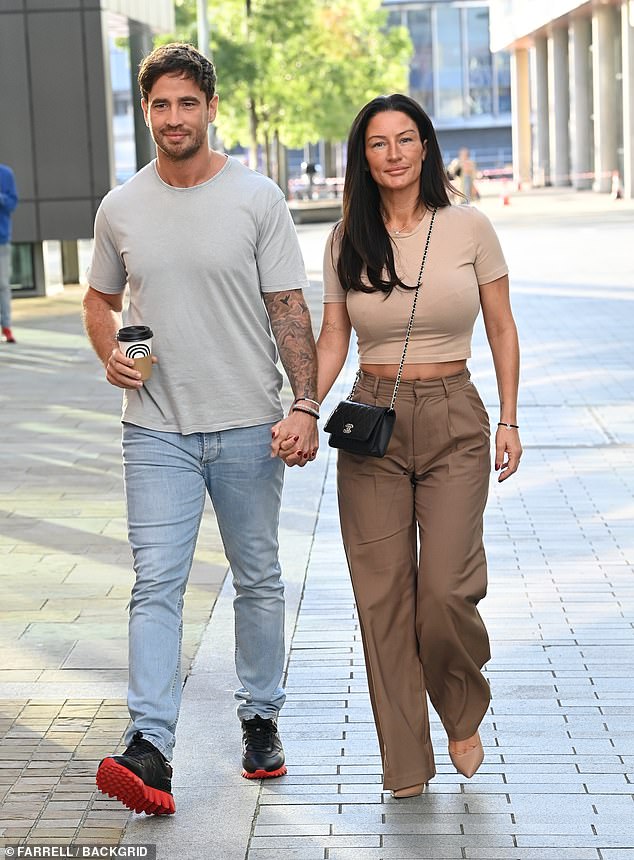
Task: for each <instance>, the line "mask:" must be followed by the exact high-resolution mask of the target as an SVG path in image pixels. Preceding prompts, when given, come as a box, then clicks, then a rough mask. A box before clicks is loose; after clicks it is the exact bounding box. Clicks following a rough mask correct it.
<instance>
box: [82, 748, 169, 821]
mask: <svg viewBox="0 0 634 860" xmlns="http://www.w3.org/2000/svg"><path fill="white" fill-rule="evenodd" d="M96 783H97V788H98V789H99V791H102V792H103V793H104V794H107V795H108V797H116V798H117V800H120V801H121V803H122V804H123V805H124V806H127V807H128V809H132V810H133V811H134V812H145V814H146V815H173V814H174V813H175V812H176V806H175V804H174V798H173V797H172V795H171V794H170V793H169V792H167V791H160V789H158V788H152V787H151V786H149V785H146V784H145V783H144V782H143V780H142V779H140V778H139V777H138V776H137V775H136V774H135V773H132V771H130V770H128V769H127V767H123V765H121V764H118V763H117V762H116V761H115V760H114V759H111V758H105V759H104V760H103V761H102V762H101V764H100V765H99V770H98V771H97V778H96Z"/></svg>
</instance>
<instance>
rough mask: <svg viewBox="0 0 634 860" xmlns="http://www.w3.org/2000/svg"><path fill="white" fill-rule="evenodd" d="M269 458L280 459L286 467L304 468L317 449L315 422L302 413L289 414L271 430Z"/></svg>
mask: <svg viewBox="0 0 634 860" xmlns="http://www.w3.org/2000/svg"><path fill="white" fill-rule="evenodd" d="M271 436H272V441H271V457H281V459H282V460H284V462H285V463H286V465H287V466H305V465H306V463H308V461H309V460H314V459H315V457H316V456H317V450H318V448H319V432H318V430H317V420H316V419H315V418H313V416H312V415H306V413H304V412H291V413H290V415H288V416H287V417H286V418H283V419H282V420H281V421H278V423H277V424H275V425H274V426H273V427H272V428H271Z"/></svg>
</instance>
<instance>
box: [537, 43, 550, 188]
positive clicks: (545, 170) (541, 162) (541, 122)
mask: <svg viewBox="0 0 634 860" xmlns="http://www.w3.org/2000/svg"><path fill="white" fill-rule="evenodd" d="M533 66H534V76H533V77H534V82H535V93H534V95H535V146H534V147H533V182H534V183H535V185H550V128H549V114H548V45H547V43H546V38H545V36H536V37H535V45H534V48H533Z"/></svg>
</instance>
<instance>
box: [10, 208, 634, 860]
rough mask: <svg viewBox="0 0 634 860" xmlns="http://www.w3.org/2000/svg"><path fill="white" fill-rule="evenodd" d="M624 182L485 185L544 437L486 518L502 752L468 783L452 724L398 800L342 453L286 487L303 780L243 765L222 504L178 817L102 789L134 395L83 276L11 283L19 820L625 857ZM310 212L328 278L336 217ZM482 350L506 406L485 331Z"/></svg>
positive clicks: (120, 627) (633, 212)
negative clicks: (37, 291) (95, 320)
mask: <svg viewBox="0 0 634 860" xmlns="http://www.w3.org/2000/svg"><path fill="white" fill-rule="evenodd" d="M621 203H624V201H620V202H612V201H608V199H607V198H604V197H603V198H597V197H595V196H593V197H590V196H587V195H565V194H563V195H562V194H547V193H544V194H534V195H528V194H527V195H524V196H520V195H516V196H514V197H513V198H512V201H511V206H510V207H501V206H499V205H498V204H497V201H496V200H495V199H491V200H487V201H484V202H483V207H484V208H486V209H487V211H488V212H489V214H490V215H491V216H492V217H493V218H494V220H495V222H496V225H497V227H498V230H499V233H500V236H501V238H502V241H503V244H504V248H505V251H506V253H507V256H508V258H509V262H510V265H511V269H512V273H513V284H514V289H513V296H514V308H515V312H516V316H517V319H518V323H519V326H520V331H521V335H522V341H523V358H524V360H523V381H522V397H521V399H522V406H521V410H520V416H521V417H520V421H521V424H522V437H523V441H524V443H525V446H526V454H525V457H524V462H523V465H522V469H521V472H520V473H518V475H517V476H515V478H514V479H513V480H512V482H510V483H507V484H506V485H504V486H502V487H498V486H497V484H495V483H494V482H493V483H492V488H491V489H492V495H491V501H490V505H489V509H488V512H487V518H486V541H487V550H488V556H489V561H490V580H491V585H490V593H489V596H488V597H487V599H486V600H485V601H484V602H483V604H482V611H483V615H484V616H485V619H486V621H487V624H488V626H489V630H490V633H491V638H492V643H493V659H492V661H491V663H490V664H489V667H488V670H487V671H488V677H489V679H490V681H491V685H492V689H493V702H492V707H491V709H490V713H489V715H488V716H487V718H486V720H485V724H484V727H483V740H484V743H485V747H486V752H487V758H486V762H485V764H484V765H483V768H482V770H481V771H480V773H479V774H478V775H477V776H476V777H475V778H474V779H473V780H471V781H465V780H463V779H462V778H460V777H459V776H458V775H457V774H456V773H455V772H452V770H453V769H452V768H451V767H450V764H449V759H448V756H447V755H446V740H445V738H444V737H443V733H442V731H441V729H440V726H439V724H438V722H437V721H435V722H434V723H433V733H434V744H435V749H436V752H437V763H438V769H439V774H438V776H437V778H436V779H434V780H433V782H432V784H431V786H430V788H429V790H428V792H427V794H426V795H424V796H423V797H421V798H414V799H411V800H405V801H394V800H392V799H391V798H390V797H389V796H388V795H387V794H385V793H383V792H382V790H381V784H380V764H379V756H378V750H377V746H376V740H375V735H374V730H373V726H372V721H371V715H370V710H369V704H368V699H367V693H366V685H365V673H364V666H363V659H362V654H361V646H360V640H359V633H358V625H357V620H356V616H355V613H354V604H353V600H352V594H351V590H350V586H349V583H348V578H347V574H346V571H345V563H344V560H343V556H342V551H341V547H340V541H339V538H338V525H337V515H336V501H335V492H334V458H333V457H332V456H331V453H330V452H329V451H328V450H327V449H326V450H322V452H321V453H320V455H319V458H318V460H317V462H316V463H315V464H312V465H311V466H309V467H307V468H306V469H303V470H297V469H295V470H291V471H290V472H289V474H288V480H287V486H286V489H285V496H284V512H283V524H282V548H283V549H282V551H283V561H284V566H285V572H286V577H287V580H288V583H289V585H288V589H287V590H288V595H289V607H288V629H287V635H288V638H289V645H290V659H289V673H288V685H287V687H288V703H287V705H286V707H285V709H284V711H283V716H282V718H281V721H280V726H281V729H282V731H283V738H284V742H285V747H286V751H287V758H288V762H289V774H288V776H287V777H285V778H283V779H280V780H276V781H275V782H271V783H267V782H264V783H262V784H261V785H260V784H255V785H254V784H252V783H249V782H247V781H245V780H242V779H241V778H240V777H239V770H238V768H237V766H236V765H237V755H238V747H239V731H238V728H239V727H238V724H237V721H236V720H235V716H234V713H233V702H232V701H231V693H230V691H231V690H232V688H233V685H234V679H233V668H232V620H231V593H230V589H229V587H228V584H225V586H224V587H222V581H223V577H224V572H225V570H226V566H225V564H224V560H223V559H222V556H221V553H220V547H219V544H218V541H217V535H216V533H215V530H214V528H213V521H212V520H211V517H210V516H208V517H207V528H206V529H203V534H202V535H201V544H200V546H199V552H198V554H197V569H196V572H195V575H194V581H193V582H192V585H190V589H189V592H188V596H189V599H188V601H187V604H186V609H187V612H189V613H190V614H189V620H188V628H187V629H188V631H189V632H188V637H189V638H188V650H187V661H188V663H190V662H191V661H192V659H193V657H194V655H195V654H196V652H197V656H196V659H195V660H194V662H193V667H192V671H191V673H190V675H189V677H188V680H187V684H186V686H185V691H184V701H183V711H182V717H181V723H180V727H179V744H178V747H177V753H176V758H175V768H176V770H175V793H176V801H177V809H178V812H177V815H176V816H174V817H172V818H169V819H161V820H157V819H154V818H146V817H143V816H131V817H130V818H129V820H128V817H127V816H126V814H125V812H124V811H122V810H119V809H117V804H113V803H112V802H111V801H108V800H106V799H102V798H100V797H98V796H96V795H95V794H94V792H93V784H94V783H93V779H94V766H95V764H96V761H97V760H98V759H99V758H100V757H101V755H102V754H103V752H104V751H111V749H112V748H113V745H116V743H117V742H118V739H119V738H120V737H121V735H122V733H123V731H124V729H125V724H126V712H125V707H124V701H123V696H124V687H125V643H124V638H125V604H126V602H127V597H128V593H129V587H130V583H131V575H130V564H129V554H128V549H127V543H126V541H125V535H124V527H123V517H122V503H121V499H120V493H121V481H120V466H119V451H118V438H117V437H118V430H117V426H116V423H117V422H116V412H117V404H118V395H117V392H112V391H110V390H109V388H108V387H107V386H106V385H104V384H103V382H102V380H101V375H100V374H99V372H98V369H97V368H96V366H95V364H94V363H92V359H91V358H90V355H89V352H88V350H87V349H86V345H85V341H84V340H83V337H82V335H81V332H80V328H79V325H78V320H77V293H76V291H75V292H73V290H70V291H69V292H68V293H67V294H66V295H65V296H63V297H60V298H59V299H56V300H54V301H51V300H47V301H45V302H42V301H40V300H34V301H32V302H31V301H22V302H15V304H14V308H15V311H16V323H15V330H16V335H17V334H20V343H18V344H17V350H16V352H15V353H9V352H8V350H9V349H10V347H8V346H4V345H3V346H2V349H1V350H0V382H1V384H0V398H1V399H0V405H1V408H2V415H3V424H2V429H3V445H2V447H1V448H0V457H1V465H2V468H1V469H0V577H2V580H1V581H2V584H3V586H4V587H3V600H2V603H1V604H0V619H1V622H2V623H1V625H0V644H1V645H2V654H3V656H4V657H5V659H3V661H2V669H0V730H1V732H2V735H1V737H2V739H1V740H0V840H1V841H4V842H5V843H8V842H15V841H21V840H27V842H28V844H34V843H35V842H36V841H37V840H45V839H50V840H55V841H60V842H64V843H68V842H73V841H75V842H87V841H91V840H92V841H103V842H106V841H111V842H115V843H116V842H118V841H119V840H120V839H121V838H123V839H124V841H125V843H126V844H132V845H134V844H139V843H151V844H157V845H158V857H159V858H166V860H171V858H177V857H178V858H179V860H180V858H192V860H193V858H200V857H210V858H214V860H215V858H219V860H234V858H235V860H237V858H240V860H244V858H246V860H313V858H320V860H321V859H322V858H323V860H341V858H350V860H379V858H381V860H383V858H384V859H385V860H388V858H389V860H432V858H446V860H449V858H452V860H453V858H476V857H478V858H486V860H497V858H513V860H532V858H544V860H547V858H553V859H554V858H556V860H560V858H561V860H566V859H567V858H570V860H573V858H574V860H585V858H593V860H624V858H630V860H632V858H634V816H633V812H634V808H633V804H634V794H633V789H632V779H633V776H634V731H633V730H632V714H633V713H634V711H633V707H634V685H633V682H632V669H633V668H634V637H633V634H632V624H633V621H634V529H633V524H632V517H633V515H634V462H633V458H632V453H633V449H634V431H633V430H632V427H633V426H634V422H633V418H634V406H633V403H634V367H633V359H632V353H631V347H632V331H633V330H634V268H633V266H632V262H631V253H630V249H631V235H632V223H633V221H634V207H632V206H631V204H629V203H628V204H625V205H623V206H621V205H620V204H621ZM300 235H301V238H302V243H303V246H304V249H305V254H306V259H307V264H308V268H309V270H310V271H311V275H312V276H313V277H314V278H315V279H317V278H318V269H319V266H320V253H321V247H322V246H323V239H324V237H325V235H326V228H325V227H323V226H314V227H308V226H306V227H302V228H300ZM628 237H629V238H628ZM311 301H312V302H313V303H314V304H315V307H317V303H318V288H317V285H316V284H315V285H314V291H311ZM8 356H9V358H7V357H8ZM11 356H12V357H11ZM470 367H471V370H472V373H473V375H474V378H475V381H476V384H477V385H478V386H479V388H480V390H481V392H482V395H483V399H484V400H485V403H486V404H487V406H488V407H489V411H490V414H491V416H492V418H495V415H496V412H495V404H496V396H495V381H494V376H493V373H492V368H491V362H490V359H489V358H488V355H487V351H486V349H485V346H484V338H483V332H482V328H481V327H478V329H477V332H476V338H475V342H474V358H473V360H472V361H471V362H470ZM349 376H350V369H349V371H348V377H349ZM345 382H346V381H345V380H342V381H341V383H340V385H339V387H338V390H337V391H336V392H333V394H332V395H331V397H330V403H331V404H334V402H335V401H336V400H337V399H338V397H339V394H340V392H341V390H342V389H343V387H345ZM326 411H327V407H326V408H325V409H324V412H326ZM5 417H6V418H8V421H5ZM447 538H448V539H451V529H450V524H448V534H447ZM304 577H305V586H304ZM219 589H221V590H220V593H219V596H218V599H217V601H216V596H217V594H218V590H219ZM302 589H303V590H302ZM300 601H301V602H300ZM214 604H215V607H214ZM212 609H213V614H212ZM210 615H211V621H210V623H207V620H208V619H209V617H210ZM126 822H127V829H126V832H125V835H124V836H123V837H122V831H123V827H124V826H125V825H126Z"/></svg>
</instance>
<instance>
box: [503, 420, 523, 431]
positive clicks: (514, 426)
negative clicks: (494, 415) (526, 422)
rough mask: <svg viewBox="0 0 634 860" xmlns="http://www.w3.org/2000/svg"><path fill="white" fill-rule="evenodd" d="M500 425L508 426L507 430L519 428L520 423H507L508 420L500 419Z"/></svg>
mask: <svg viewBox="0 0 634 860" xmlns="http://www.w3.org/2000/svg"><path fill="white" fill-rule="evenodd" d="M498 427H506V429H507V430H519V429H520V425H519V424H507V423H506V421H498Z"/></svg>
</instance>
